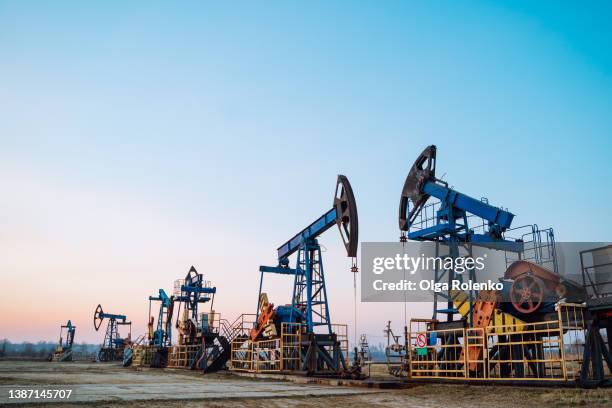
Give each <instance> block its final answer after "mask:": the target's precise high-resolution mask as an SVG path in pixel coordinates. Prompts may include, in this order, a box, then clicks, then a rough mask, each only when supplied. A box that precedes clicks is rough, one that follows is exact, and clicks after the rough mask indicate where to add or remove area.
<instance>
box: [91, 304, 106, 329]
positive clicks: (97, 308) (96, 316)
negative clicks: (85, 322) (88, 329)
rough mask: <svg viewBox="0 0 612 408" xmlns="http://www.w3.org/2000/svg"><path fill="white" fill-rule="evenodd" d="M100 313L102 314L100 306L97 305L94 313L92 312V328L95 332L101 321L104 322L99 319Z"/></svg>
mask: <svg viewBox="0 0 612 408" xmlns="http://www.w3.org/2000/svg"><path fill="white" fill-rule="evenodd" d="M102 313H104V312H103V311H102V305H98V307H96V311H95V312H94V316H93V322H94V328H95V329H96V331H98V329H99V328H100V326H101V325H102V320H104V319H103V318H102V317H101V315H102Z"/></svg>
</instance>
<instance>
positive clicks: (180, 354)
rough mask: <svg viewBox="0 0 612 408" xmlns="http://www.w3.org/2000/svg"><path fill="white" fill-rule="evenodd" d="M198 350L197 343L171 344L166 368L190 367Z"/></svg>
mask: <svg viewBox="0 0 612 408" xmlns="http://www.w3.org/2000/svg"><path fill="white" fill-rule="evenodd" d="M199 350H200V346H199V345H189V346H185V345H183V346H180V345H179V346H172V347H170V350H169V352H168V368H191V366H192V365H193V364H194V363H195V359H196V356H197V354H198V351H199Z"/></svg>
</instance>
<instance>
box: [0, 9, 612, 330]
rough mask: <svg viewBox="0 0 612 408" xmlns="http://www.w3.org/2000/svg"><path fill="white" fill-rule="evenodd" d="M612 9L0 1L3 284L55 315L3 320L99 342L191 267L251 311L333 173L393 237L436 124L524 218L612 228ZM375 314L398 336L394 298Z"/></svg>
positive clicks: (568, 230)
mask: <svg viewBox="0 0 612 408" xmlns="http://www.w3.org/2000/svg"><path fill="white" fill-rule="evenodd" d="M611 18H612V5H611V3H610V2H605V1H601V2H596V1H587V2H562V1H538V2H533V1H520V2H510V1H507V2H493V1H472V2H458V1H450V2H443V1H438V2H430V1H423V2H408V1H406V2H304V4H298V3H297V2H244V3H240V2H236V3H233V4H232V5H231V6H230V5H229V4H227V3H225V4H223V3H222V2H221V3H216V4H211V3H207V2H159V3H157V2H99V3H98V4H91V3H85V2H51V1H49V2H28V1H14V2H6V1H0V107H1V109H0V118H1V119H0V178H1V180H0V185H2V189H3V194H2V199H0V274H1V276H2V279H3V283H5V284H3V285H2V286H3V292H8V293H9V296H8V297H5V298H4V299H2V300H0V302H1V303H2V308H3V310H6V309H5V308H6V307H8V304H9V303H10V304H11V305H12V307H14V308H15V310H19V311H20V312H19V313H18V314H17V315H18V316H20V317H21V318H24V317H25V318H27V319H32V320H30V321H33V322H35V323H36V324H35V325H33V327H31V328H28V329H26V328H24V327H23V324H21V326H19V325H18V324H17V323H15V322H13V320H11V321H10V322H6V321H5V322H4V324H2V326H4V327H8V329H7V331H8V333H0V337H2V336H7V337H9V338H12V339H15V340H19V339H37V338H41V337H45V338H53V337H54V336H55V333H56V331H57V330H59V327H57V326H59V324H60V323H61V322H62V321H65V320H68V319H69V318H72V319H73V321H75V320H77V322H79V319H80V320H81V322H80V323H81V324H82V325H83V326H84V331H83V332H82V336H83V337H82V339H97V338H98V337H100V335H101V334H100V333H98V334H94V333H90V332H92V330H91V327H90V322H89V320H90V315H91V314H92V313H93V309H94V308H95V306H96V305H97V303H103V305H108V310H109V311H110V312H113V310H114V311H116V312H121V311H122V310H124V311H125V310H127V311H128V312H129V313H128V314H130V313H131V314H133V315H134V317H133V319H134V320H135V321H139V323H138V325H139V326H138V327H137V328H138V329H139V330H140V329H142V327H141V326H144V324H145V319H146V312H147V305H146V296H148V295H149V294H153V293H155V292H156V290H157V288H158V287H166V288H167V289H170V288H171V282H172V280H174V279H176V278H178V277H180V276H182V275H184V274H185V272H186V271H187V269H188V267H189V266H190V265H191V264H194V265H196V267H198V268H199V269H200V270H201V271H202V272H204V273H205V274H206V275H207V278H209V279H211V280H213V281H214V282H216V283H217V286H218V287H219V288H220V294H219V296H218V303H219V309H223V310H220V311H221V312H222V313H226V314H228V315H229V316H228V317H233V316H234V315H236V314H238V313H240V312H253V311H254V307H255V297H256V289H255V287H256V284H257V279H258V276H257V267H258V265H259V264H261V263H272V262H273V261H274V253H275V248H276V247H277V245H278V244H280V243H281V242H282V241H283V240H284V239H286V238H288V237H289V236H290V235H292V234H293V233H295V232H296V231H297V230H298V229H299V228H301V227H303V226H304V225H305V224H306V223H308V222H310V221H312V220H313V219H314V218H315V217H317V216H319V215H320V214H321V213H322V212H323V211H325V210H327V209H328V207H329V206H330V204H331V199H332V193H333V187H334V182H335V176H336V174H338V173H344V174H346V175H347V176H349V179H350V180H351V182H352V184H353V188H354V190H355V194H356V195H357V199H358V206H359V213H360V221H361V225H360V232H361V239H362V240H363V241H393V240H396V239H397V236H398V234H399V233H398V230H397V218H396V217H397V205H398V198H399V193H400V190H401V187H402V183H403V181H404V178H405V175H406V173H407V171H408V169H409V167H410V165H411V164H412V162H413V160H414V159H415V157H416V155H418V153H419V152H420V151H421V150H422V149H423V148H424V146H426V145H428V144H432V143H434V144H436V145H438V155H439V156H438V157H439V162H438V169H439V172H440V174H442V173H446V177H445V179H446V180H447V181H449V182H450V184H451V185H453V186H454V187H455V188H457V189H459V190H461V191H464V192H466V193H469V194H473V195H474V196H477V197H479V196H487V197H489V199H490V200H491V202H492V203H493V204H496V205H503V206H504V207H508V208H509V209H510V210H511V211H512V212H514V213H515V214H516V215H517V219H516V222H517V223H518V224H526V223H537V224H539V225H540V226H542V227H546V226H552V227H554V228H555V231H556V233H557V237H558V239H560V240H568V241H573V240H578V241H590V240H594V241H597V240H610V232H609V230H610V228H611V227H612V216H611V215H610V211H609V208H610V203H611V202H612V193H611V192H610V179H611V176H612V171H611V167H610V156H611V153H612V142H611V141H610V135H611V131H612V114H611V113H612V45H611V44H612V42H611V39H612V27H611V25H610V21H611ZM323 243H324V244H325V245H326V246H327V247H328V249H329V250H328V253H327V254H326V261H327V262H328V265H329V266H328V268H327V271H328V279H329V281H330V282H329V285H330V287H331V288H330V289H328V290H330V292H331V293H330V297H332V298H333V299H332V307H333V306H334V304H336V305H337V306H336V307H334V309H333V310H332V311H333V312H334V313H335V315H336V316H338V317H337V318H336V319H335V320H341V321H347V322H350V320H351V319H352V307H347V308H344V307H340V305H342V304H352V279H351V276H350V273H349V272H347V270H346V269H347V263H348V262H347V261H346V260H345V259H344V257H343V256H342V251H341V248H340V246H339V239H338V235H337V233H336V232H335V231H330V232H328V233H327V234H326V235H325V237H324V239H323ZM24 277H27V278H24ZM23 279H30V280H32V281H34V282H35V283H33V288H32V292H33V293H34V294H35V296H34V300H32V298H31V297H29V296H28V297H25V296H23V289H22V288H21V284H22V283H23ZM117 282H119V283H117ZM32 292H30V293H32ZM286 292H287V291H284V292H283V291H282V290H279V292H278V294H277V295H276V296H274V295H272V294H271V298H272V300H273V301H276V302H277V303H283V302H286V301H288V297H289V294H288V293H286ZM276 297H278V298H281V297H282V299H275V298H276ZM285 297H286V298H287V299H285ZM245 299H248V301H245ZM68 300H69V301H68ZM33 302H34V303H33ZM49 304H51V305H49ZM66 304H70V305H71V306H69V307H68V306H66ZM377 307H378V306H377ZM385 308H386V309H385V310H386V311H387V313H388V314H389V319H391V320H399V319H400V316H402V314H401V313H399V311H398V310H397V309H399V307H398V305H387V306H385ZM345 309H346V310H345ZM41 310H45V311H46V312H48V313H41ZM70 312H72V313H73V314H74V315H77V317H71V315H70ZM138 313H140V314H141V316H139V315H138ZM359 313H360V315H361V316H362V319H360V320H362V321H363V323H360V331H366V332H368V333H372V334H373V335H374V334H380V332H381V331H382V328H383V326H384V320H386V318H384V317H383V318H381V317H380V316H381V313H380V309H375V308H373V307H370V306H369V305H367V304H364V305H361V306H360V312H359ZM2 315H4V313H3V314H2ZM332 317H334V316H332ZM0 319H6V317H4V316H0ZM11 322H12V323H11ZM56 328H57V330H56Z"/></svg>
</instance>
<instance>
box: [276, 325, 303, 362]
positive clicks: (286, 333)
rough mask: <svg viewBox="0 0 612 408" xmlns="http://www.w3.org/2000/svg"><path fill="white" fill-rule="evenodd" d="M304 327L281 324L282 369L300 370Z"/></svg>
mask: <svg viewBox="0 0 612 408" xmlns="http://www.w3.org/2000/svg"><path fill="white" fill-rule="evenodd" d="M302 327H303V325H302V324H300V323H283V324H281V349H282V350H281V369H282V370H287V371H295V370H299V369H300V368H301V367H300V365H301V362H302V356H301V346H302Z"/></svg>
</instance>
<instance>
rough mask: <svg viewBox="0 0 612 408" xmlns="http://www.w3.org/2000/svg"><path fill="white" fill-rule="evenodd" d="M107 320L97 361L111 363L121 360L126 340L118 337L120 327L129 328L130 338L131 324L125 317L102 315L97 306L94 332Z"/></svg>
mask: <svg viewBox="0 0 612 408" xmlns="http://www.w3.org/2000/svg"><path fill="white" fill-rule="evenodd" d="M104 319H108V325H107V326H106V333H105V334H104V341H103V342H102V347H101V348H100V351H98V356H97V357H98V361H112V360H121V359H123V349H124V348H125V346H126V339H124V338H121V337H119V329H118V327H119V326H120V325H125V326H129V327H130V334H129V335H128V337H127V338H128V339H129V338H130V336H131V329H132V322H128V321H126V320H127V317H126V316H125V315H120V314H112V313H104V311H103V310H102V305H98V307H97V308H96V310H95V312H94V328H95V329H96V331H98V329H99V328H100V325H101V324H102V321H104Z"/></svg>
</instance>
